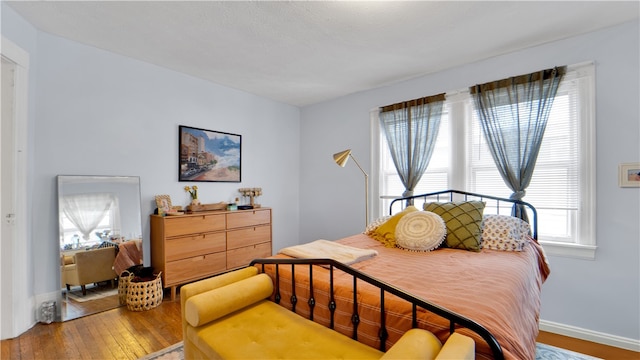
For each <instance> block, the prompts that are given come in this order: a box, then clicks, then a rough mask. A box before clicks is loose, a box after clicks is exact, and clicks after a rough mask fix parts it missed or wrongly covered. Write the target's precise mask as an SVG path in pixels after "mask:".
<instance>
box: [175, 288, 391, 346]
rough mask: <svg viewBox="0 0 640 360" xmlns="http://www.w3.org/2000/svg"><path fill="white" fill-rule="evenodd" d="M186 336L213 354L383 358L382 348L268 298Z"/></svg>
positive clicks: (189, 330)
mask: <svg viewBox="0 0 640 360" xmlns="http://www.w3.org/2000/svg"><path fill="white" fill-rule="evenodd" d="M186 337H187V339H188V340H189V341H191V342H192V343H193V344H195V345H196V346H197V347H198V349H200V351H202V352H203V353H205V354H206V355H207V357H208V358H222V359H380V357H381V356H382V352H380V351H379V350H376V349H374V348H372V347H369V346H367V345H364V344H362V343H359V342H357V341H354V340H353V339H351V338H349V337H348V336H345V335H342V334H341V333H339V332H337V331H335V330H331V329H329V328H326V327H324V326H322V325H320V324H318V323H316V322H313V321H310V320H308V319H305V318H304V317H302V316H300V315H298V314H295V313H294V312H292V311H291V310H289V309H286V308H284V307H282V306H280V305H277V304H275V303H274V302H272V301H269V300H263V301H261V302H259V303H257V304H254V305H251V306H249V307H247V308H245V310H244V311H237V312H234V313H232V314H229V315H228V316H225V317H224V318H221V319H219V320H218V321H214V322H212V323H209V324H206V325H205V326H201V327H199V328H193V327H190V326H189V327H187V332H186Z"/></svg>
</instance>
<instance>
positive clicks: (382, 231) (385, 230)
mask: <svg viewBox="0 0 640 360" xmlns="http://www.w3.org/2000/svg"><path fill="white" fill-rule="evenodd" d="M414 211H418V209H417V208H416V207H415V206H413V205H412V206H407V208H405V209H404V210H402V211H401V212H399V213H397V214H395V215H393V216H392V217H391V218H389V220H387V221H386V222H385V223H384V224H382V225H380V226H378V227H377V228H376V229H375V230H374V231H372V232H371V234H370V235H369V236H371V237H372V238H374V239H376V240H378V241H380V242H381V243H383V244H384V246H385V247H389V248H393V247H396V238H395V234H396V226H398V221H400V219H402V217H403V216H405V215H407V214H409V213H412V212H414Z"/></svg>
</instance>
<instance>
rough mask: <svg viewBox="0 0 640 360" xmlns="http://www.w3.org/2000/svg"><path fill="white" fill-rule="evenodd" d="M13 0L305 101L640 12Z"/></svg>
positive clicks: (137, 51)
mask: <svg viewBox="0 0 640 360" xmlns="http://www.w3.org/2000/svg"><path fill="white" fill-rule="evenodd" d="M3 1H4V0H3ZM4 2H6V3H7V4H8V5H9V6H10V7H11V8H13V9H14V10H15V11H16V12H17V13H18V14H20V15H21V16H23V17H24V18H25V19H26V20H27V21H28V22H30V23H31V24H33V25H34V26H35V27H36V28H38V29H39V30H41V31H44V32H47V33H51V34H54V35H58V36H61V37H64V38H68V39H71V40H74V41H77V42H80V43H83V44H87V45H91V46H94V47H96V48H100V49H104V50H108V51H111V52H114V53H118V54H121V55H125V56H128V57H131V58H134V59H139V60H142V61H145V62H149V63H152V64H156V65H159V66H162V67H165V68H169V69H173V70H175V71H179V72H182V73H185V74H189V75H192V76H195V77H198V78H202V79H206V80H210V81H212V82H215V83H218V84H221V85H225V86H228V87H231V88H235V89H240V90H243V91H246V92H249V93H252V94H256V95H259V96H262V97H265V98H269V99H273V100H276V101H280V102H283V103H288V104H292V105H295V106H305V105H309V104H314V103H319V102H322V101H326V100H330V99H333V98H336V97H340V96H343V95H347V94H351V93H355V92H359V91H363V90H367V89H372V88H376V87H380V86H385V85H390V84H393V83H396V82H400V81H403V80H407V79H411V78H415V77H419V76H422V75H425V74H429V73H433V72H437V71H440V70H443V69H447V68H451V67H455V66H459V65H463V64H467V63H471V62H475V61H479V60H483V59H487V58H490V57H494V56H497V55H501V54H505V53H509V52H513V51H516V50H519V49H523V48H527V47H531V46H535V45H539V44H543V43H547V42H550V41H555V40H558V39H563V38H567V37H571V36H575V35H578V34H582V33H586V32H590V31H594V30H597V29H600V28H604V27H608V26H612V25H616V24H619V23H622V22H626V21H629V20H632V19H638V17H639V12H640V11H639V6H640V5H639V4H640V3H639V2H638V1H626V2H612V1H602V2H599V1H598V2H596V1H584V2H577V1H568V2H550V1H537V2H523V1H496V2H493V1H491V2H489V1H468V2H466V1H464V2H463V1H410V2H404V1H373V2H369V1H313V2H306V1H305V2H302V1H300V2H298V1H294V2H282V1H274V2H271V1H269V2H267V1H251V2H248V1H4Z"/></svg>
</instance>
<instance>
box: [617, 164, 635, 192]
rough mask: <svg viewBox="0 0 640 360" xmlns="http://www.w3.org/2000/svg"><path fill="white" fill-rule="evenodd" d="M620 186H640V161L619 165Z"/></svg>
mask: <svg viewBox="0 0 640 360" xmlns="http://www.w3.org/2000/svg"><path fill="white" fill-rule="evenodd" d="M618 185H619V186H620V187H640V162H635V163H622V164H620V165H619V166H618Z"/></svg>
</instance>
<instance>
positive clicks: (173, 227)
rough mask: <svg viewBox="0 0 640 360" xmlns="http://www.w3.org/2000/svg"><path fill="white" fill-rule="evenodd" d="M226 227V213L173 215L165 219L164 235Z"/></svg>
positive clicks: (170, 235)
mask: <svg viewBox="0 0 640 360" xmlns="http://www.w3.org/2000/svg"><path fill="white" fill-rule="evenodd" d="M224 229H225V216H224V214H215V215H193V216H171V217H166V218H165V219H164V236H165V237H172V236H180V235H189V234H196V233H202V232H210V231H216V230H224Z"/></svg>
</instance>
